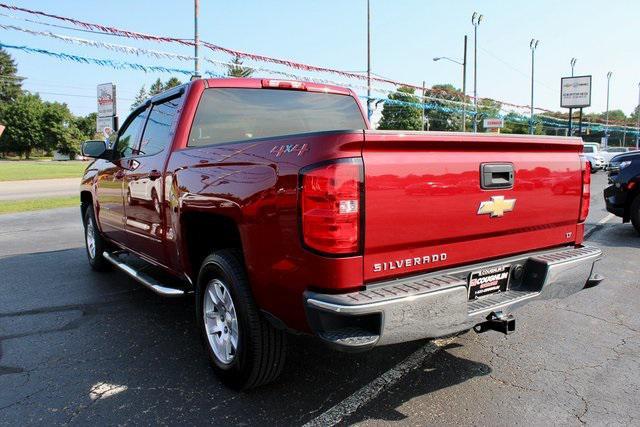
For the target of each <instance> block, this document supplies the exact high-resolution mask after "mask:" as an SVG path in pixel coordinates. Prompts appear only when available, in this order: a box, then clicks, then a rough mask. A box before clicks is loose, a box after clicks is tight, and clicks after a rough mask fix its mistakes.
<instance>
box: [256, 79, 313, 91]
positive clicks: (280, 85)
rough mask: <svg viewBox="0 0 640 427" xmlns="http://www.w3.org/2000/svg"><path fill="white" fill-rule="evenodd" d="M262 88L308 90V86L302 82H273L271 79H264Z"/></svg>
mask: <svg viewBox="0 0 640 427" xmlns="http://www.w3.org/2000/svg"><path fill="white" fill-rule="evenodd" d="M262 87H263V88H269V89H296V90H307V86H306V85H305V84H304V83H302V82H297V81H295V80H271V79H263V80H262Z"/></svg>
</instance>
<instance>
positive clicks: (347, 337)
mask: <svg viewBox="0 0 640 427" xmlns="http://www.w3.org/2000/svg"><path fill="white" fill-rule="evenodd" d="M601 256H602V251H601V250H600V249H598V248H593V247H587V246H584V247H579V248H573V247H572V248H562V249H556V250H551V251H542V252H536V253H529V254H526V255H521V256H517V257H510V258H503V259H500V260H495V261H492V262H488V263H481V264H475V265H470V266H465V267H460V268H454V269H450V270H445V271H440V272H436V273H431V274H424V275H420V276H413V277H409V278H406V279H398V280H394V281H389V282H384V283H378V284H375V285H371V286H369V287H367V289H366V290H364V291H361V292H352V293H348V294H339V295H330V294H320V293H314V292H306V293H305V305H306V310H307V318H308V320H309V324H310V326H311V328H312V329H313V330H314V331H315V332H316V333H317V334H318V335H319V336H320V337H321V338H322V339H323V340H325V341H326V342H328V343H329V344H332V345H334V346H336V347H338V348H341V349H344V350H349V349H351V350H358V349H366V348H369V347H372V346H374V345H386V344H394V343H398V342H404V341H412V340H417V339H423V338H436V337H442V336H445V335H449V334H453V333H456V332H461V331H464V330H467V329H470V328H472V327H473V326H475V325H477V324H480V323H483V322H485V321H486V320H487V317H488V316H489V315H490V314H491V313H493V312H497V311H502V312H504V313H509V312H510V311H511V310H513V309H515V308H516V307H519V306H521V305H524V304H526V303H527V302H529V301H532V300H534V299H554V298H564V297H566V296H568V295H571V294H573V293H576V292H578V291H580V290H582V289H584V288H585V285H586V284H587V281H588V280H589V278H590V277H591V276H592V274H593V266H594V263H595V262H596V261H597V260H598V259H599V258H600V257H601ZM504 264H510V265H511V266H512V267H511V268H512V269H513V268H514V267H515V266H520V267H521V268H522V269H523V270H522V271H523V274H522V275H521V277H520V279H515V278H514V277H513V275H512V278H511V279H510V283H509V289H508V290H507V291H506V292H499V293H496V294H492V295H488V296H485V297H481V298H478V299H476V300H469V299H468V290H467V281H468V277H469V274H470V273H471V272H472V271H477V270H479V269H484V268H488V267H491V266H500V265H504Z"/></svg>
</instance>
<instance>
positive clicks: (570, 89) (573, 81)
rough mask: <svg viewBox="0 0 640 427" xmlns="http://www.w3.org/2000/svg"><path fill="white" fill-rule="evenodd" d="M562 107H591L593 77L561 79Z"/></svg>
mask: <svg viewBox="0 0 640 427" xmlns="http://www.w3.org/2000/svg"><path fill="white" fill-rule="evenodd" d="M560 82H561V83H560V106H561V107H563V108H583V107H588V106H590V105H591V76H578V77H563V78H562V79H560Z"/></svg>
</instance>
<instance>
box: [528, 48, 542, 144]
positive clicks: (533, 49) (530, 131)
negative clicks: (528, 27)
mask: <svg viewBox="0 0 640 427" xmlns="http://www.w3.org/2000/svg"><path fill="white" fill-rule="evenodd" d="M538 43H540V40H536V39H531V42H529V49H531V116H530V118H529V133H530V134H531V135H533V130H534V124H533V78H534V71H535V68H534V65H535V58H536V55H535V53H536V48H537V47H538Z"/></svg>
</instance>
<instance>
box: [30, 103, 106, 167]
mask: <svg viewBox="0 0 640 427" xmlns="http://www.w3.org/2000/svg"><path fill="white" fill-rule="evenodd" d="M76 120H77V119H76V118H75V117H74V116H73V114H72V113H71V111H70V110H69V107H68V106H67V104H61V103H59V102H45V103H44V104H43V109H42V114H41V117H40V123H41V129H42V141H41V148H44V149H45V150H46V151H47V152H52V151H58V152H59V153H61V154H66V155H69V157H70V158H72V159H73V158H75V156H76V155H77V154H79V153H80V144H81V143H82V141H83V140H84V139H85V136H84V135H83V133H82V132H81V131H80V130H79V129H78V127H77V126H76ZM94 126H95V122H94ZM93 133H95V132H92V133H91V135H93Z"/></svg>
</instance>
